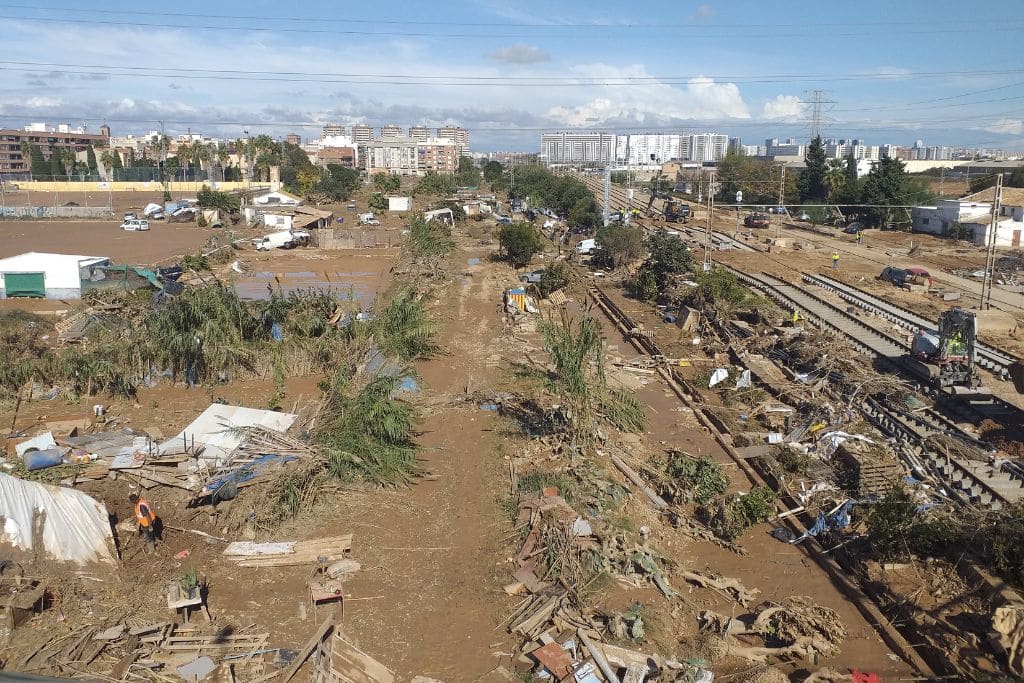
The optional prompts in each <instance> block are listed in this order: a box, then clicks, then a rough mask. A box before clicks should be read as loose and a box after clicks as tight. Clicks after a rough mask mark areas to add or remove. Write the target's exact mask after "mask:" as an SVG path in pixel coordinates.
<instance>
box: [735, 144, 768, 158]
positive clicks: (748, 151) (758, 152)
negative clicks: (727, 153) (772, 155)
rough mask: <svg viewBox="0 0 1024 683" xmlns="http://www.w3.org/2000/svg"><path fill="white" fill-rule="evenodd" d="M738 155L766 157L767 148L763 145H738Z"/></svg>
mask: <svg viewBox="0 0 1024 683" xmlns="http://www.w3.org/2000/svg"><path fill="white" fill-rule="evenodd" d="M739 154H741V155H743V156H745V157H763V156H767V154H768V148H767V147H766V146H765V145H740V151H739Z"/></svg>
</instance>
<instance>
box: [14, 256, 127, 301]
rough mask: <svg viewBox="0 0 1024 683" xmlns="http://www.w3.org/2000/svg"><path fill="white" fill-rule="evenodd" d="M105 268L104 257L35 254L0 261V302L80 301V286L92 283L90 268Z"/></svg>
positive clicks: (106, 263)
mask: <svg viewBox="0 0 1024 683" xmlns="http://www.w3.org/2000/svg"><path fill="white" fill-rule="evenodd" d="M109 265H110V259H109V258H107V257H105V256H75V255H72V254H43V253H39V252H35V251H32V252H29V253H27V254H20V255H18V256H11V257H10V258H5V259H0V299H7V298H10V297H36V298H40V299H80V298H81V297H82V283H83V282H89V281H90V280H91V279H92V275H93V268H96V269H97V270H98V268H99V267H100V266H109Z"/></svg>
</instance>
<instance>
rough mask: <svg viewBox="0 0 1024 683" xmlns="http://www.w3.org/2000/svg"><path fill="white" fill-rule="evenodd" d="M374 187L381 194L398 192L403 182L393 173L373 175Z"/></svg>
mask: <svg viewBox="0 0 1024 683" xmlns="http://www.w3.org/2000/svg"><path fill="white" fill-rule="evenodd" d="M373 186H374V187H375V188H377V191H378V192H381V193H387V192H397V191H398V189H399V188H401V187H402V181H401V179H400V178H399V177H398V176H396V175H392V174H391V173H384V172H381V173H375V174H374V175H373Z"/></svg>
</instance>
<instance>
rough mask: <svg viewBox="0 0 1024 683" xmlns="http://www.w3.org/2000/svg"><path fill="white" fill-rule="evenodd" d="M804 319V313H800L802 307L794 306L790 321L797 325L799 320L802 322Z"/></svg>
mask: <svg viewBox="0 0 1024 683" xmlns="http://www.w3.org/2000/svg"><path fill="white" fill-rule="evenodd" d="M803 319H804V317H803V316H802V315H800V309H799V308H794V309H793V315H792V316H790V318H789V320H790V322H792V323H793V324H794V325H796V324H797V323H798V322H800V321H801V320H803Z"/></svg>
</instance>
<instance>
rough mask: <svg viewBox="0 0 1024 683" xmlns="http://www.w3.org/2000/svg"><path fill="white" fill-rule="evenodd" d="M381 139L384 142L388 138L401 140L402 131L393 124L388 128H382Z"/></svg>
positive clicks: (387, 126)
mask: <svg viewBox="0 0 1024 683" xmlns="http://www.w3.org/2000/svg"><path fill="white" fill-rule="evenodd" d="M380 137H381V139H382V140H383V139H386V138H400V137H402V129H401V127H399V126H396V125H395V124H393V123H389V124H388V125H386V126H381V128H380Z"/></svg>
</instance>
